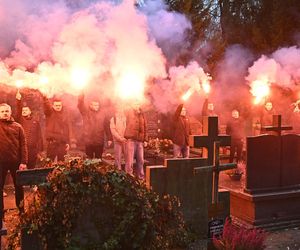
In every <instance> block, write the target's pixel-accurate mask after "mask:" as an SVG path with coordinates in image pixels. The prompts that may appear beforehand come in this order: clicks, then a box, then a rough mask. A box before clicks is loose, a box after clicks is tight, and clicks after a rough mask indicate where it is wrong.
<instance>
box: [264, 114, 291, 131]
mask: <svg viewBox="0 0 300 250" xmlns="http://www.w3.org/2000/svg"><path fill="white" fill-rule="evenodd" d="M272 123H273V125H272V126H264V127H263V129H264V130H266V131H273V132H274V133H275V134H276V135H278V136H281V132H282V131H285V130H292V129H293V127H292V126H283V125H282V122H281V115H273V122H272Z"/></svg>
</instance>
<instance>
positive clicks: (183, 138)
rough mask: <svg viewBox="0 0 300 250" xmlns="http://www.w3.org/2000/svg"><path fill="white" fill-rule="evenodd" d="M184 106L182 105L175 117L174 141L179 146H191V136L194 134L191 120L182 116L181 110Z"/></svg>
mask: <svg viewBox="0 0 300 250" xmlns="http://www.w3.org/2000/svg"><path fill="white" fill-rule="evenodd" d="M182 108H183V105H182V104H180V105H179V106H178V107H177V109H176V112H175V114H174V117H173V136H172V141H173V143H174V144H176V145H179V146H187V145H189V136H190V135H191V134H192V132H191V127H190V120H189V118H188V117H186V116H182V115H180V114H181V110H182Z"/></svg>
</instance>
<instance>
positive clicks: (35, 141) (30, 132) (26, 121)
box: [16, 91, 43, 169]
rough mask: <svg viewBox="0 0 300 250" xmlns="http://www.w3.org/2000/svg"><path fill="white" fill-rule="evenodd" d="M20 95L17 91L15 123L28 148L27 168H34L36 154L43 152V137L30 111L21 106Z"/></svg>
mask: <svg viewBox="0 0 300 250" xmlns="http://www.w3.org/2000/svg"><path fill="white" fill-rule="evenodd" d="M21 99H22V95H21V93H20V92H19V91H18V92H17V95H16V101H17V114H16V121H17V122H18V123H20V124H21V125H22V127H23V129H24V132H25V138H26V142H27V148H28V163H27V168H28V169H33V168H35V165H36V161H37V158H38V154H39V153H40V152H42V151H43V137H42V130H41V126H40V123H39V121H37V120H36V119H34V118H33V116H32V115H31V109H30V108H29V107H28V106H23V105H22V101H21Z"/></svg>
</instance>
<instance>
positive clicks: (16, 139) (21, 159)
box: [0, 103, 28, 223]
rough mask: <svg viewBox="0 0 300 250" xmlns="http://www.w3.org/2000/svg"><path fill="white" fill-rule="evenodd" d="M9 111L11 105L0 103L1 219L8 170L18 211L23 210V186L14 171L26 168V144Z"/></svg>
mask: <svg viewBox="0 0 300 250" xmlns="http://www.w3.org/2000/svg"><path fill="white" fill-rule="evenodd" d="M11 113H12V112H11V107H10V106H9V105H8V104H7V103H2V104H0V141H1V143H0V173H1V176H0V181H1V183H0V187H1V190H0V202H1V204H0V213H1V218H2V219H3V209H4V204H3V188H4V183H5V178H6V175H7V172H8V171H9V172H10V174H11V176H12V179H13V183H14V187H15V199H16V205H17V207H18V209H19V211H20V212H23V211H24V207H23V202H22V201H23V199H24V191H23V187H22V186H19V185H17V183H16V172H17V170H24V169H26V168H27V166H26V164H27V160H28V153H27V145H26V139H25V133H24V130H23V128H22V126H21V125H20V124H19V123H17V122H15V121H14V119H13V118H12V116H11ZM1 223H2V220H1Z"/></svg>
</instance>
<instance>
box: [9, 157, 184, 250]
mask: <svg viewBox="0 0 300 250" xmlns="http://www.w3.org/2000/svg"><path fill="white" fill-rule="evenodd" d="M24 228H26V230H27V232H28V233H29V234H30V233H34V234H37V235H38V238H39V241H40V244H41V245H42V248H43V249H73V248H74V249H75V248H76V249H170V248H173V247H180V246H184V245H185V244H186V243H187V232H186V230H185V226H184V222H183V219H182V215H181V213H180V212H179V202H178V200H177V199H176V198H173V197H169V196H165V197H162V198H161V197H159V196H158V195H157V194H155V193H154V192H152V191H150V190H148V189H147V188H146V187H145V185H144V184H143V183H141V182H140V181H138V180H137V179H136V178H134V177H132V176H130V175H127V174H126V173H124V172H119V171H116V170H114V169H113V168H112V167H111V166H105V165H104V164H102V163H101V162H93V161H85V162H82V161H80V160H73V161H71V162H70V163H68V164H64V165H58V166H56V167H55V169H54V171H53V172H52V173H51V174H50V175H49V176H48V182H47V183H44V184H41V185H40V186H39V190H38V192H36V194H35V196H34V198H33V199H32V202H30V204H29V205H28V208H27V209H26V212H25V214H24V216H22V217H21V218H20V222H19V224H18V225H17V227H16V228H15V230H14V234H13V235H11V237H10V244H9V245H10V248H11V249H14V247H15V246H16V242H15V240H12V239H17V238H20V231H21V229H24ZM16 236H19V237H16Z"/></svg>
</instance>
